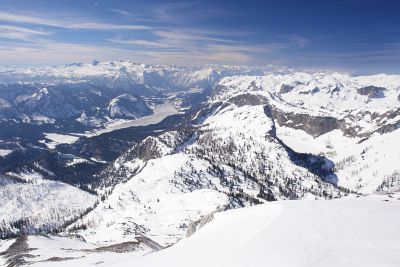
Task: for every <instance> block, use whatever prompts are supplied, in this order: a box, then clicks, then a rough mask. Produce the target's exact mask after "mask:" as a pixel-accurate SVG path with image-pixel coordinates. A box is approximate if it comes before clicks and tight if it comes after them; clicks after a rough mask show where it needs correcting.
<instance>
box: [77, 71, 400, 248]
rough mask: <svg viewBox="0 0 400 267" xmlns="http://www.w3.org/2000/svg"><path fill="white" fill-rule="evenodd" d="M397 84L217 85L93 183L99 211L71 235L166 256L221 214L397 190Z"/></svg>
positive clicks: (248, 81) (352, 80) (267, 79)
mask: <svg viewBox="0 0 400 267" xmlns="http://www.w3.org/2000/svg"><path fill="white" fill-rule="evenodd" d="M398 81H399V77H398V76H375V77H351V76H348V75H343V74H337V73H328V74H326V73H325V74H318V73H316V74H315V73H314V74H306V73H294V74H286V75H267V76H239V77H229V78H225V79H223V80H222V81H221V82H220V83H219V84H218V85H217V86H216V87H215V90H214V94H213V97H211V98H210V99H209V100H208V101H207V103H206V104H205V106H204V107H203V108H202V109H201V110H200V111H198V112H197V113H194V114H193V116H192V118H191V121H190V123H188V124H185V125H182V129H180V130H175V131H169V132H167V133H164V134H161V135H159V136H157V137H149V138H146V139H144V140H143V141H142V142H140V143H138V144H136V145H135V146H133V147H132V149H130V150H128V151H127V152H126V153H124V154H123V155H121V157H119V158H118V159H117V160H116V161H115V162H114V164H113V165H110V166H109V167H108V168H107V169H106V170H105V171H103V172H102V173H100V175H99V177H101V179H100V184H99V185H97V188H98V190H99V192H101V193H102V194H104V196H105V200H104V201H102V202H101V203H100V204H99V205H98V206H97V207H96V208H95V209H94V210H93V211H92V212H90V213H88V214H87V215H86V216H84V217H83V218H82V220H79V221H78V222H76V224H75V225H74V227H76V228H81V227H87V228H88V229H87V230H85V231H83V232H80V234H81V235H83V236H84V237H85V238H86V239H87V240H90V241H92V242H95V243H98V244H109V243H118V242H123V241H126V240H130V238H131V236H132V235H138V234H140V235H145V236H146V237H148V238H150V239H152V240H154V241H156V242H157V243H159V244H160V245H162V246H168V245H170V244H173V243H174V242H176V241H177V240H179V239H180V238H181V237H182V236H183V235H184V233H185V232H186V230H187V228H188V227H189V224H190V222H191V221H195V220H197V219H199V218H201V217H202V216H205V215H207V214H209V213H212V212H214V211H217V210H221V209H229V208H236V207H241V206H247V205H253V204H258V203H261V202H265V201H271V200H277V199H310V198H311V199H315V198H316V199H319V198H323V199H330V198H338V197H342V196H345V195H348V194H350V193H358V194H371V193H374V192H376V191H378V190H379V191H387V192H392V191H397V190H398V185H399V167H398V166H400V154H399V153H398V151H397V150H396V149H395V147H397V145H398V142H399V141H398V140H400V139H399V137H400V136H399V134H400V131H399V130H398V125H399V123H400V116H399V115H400V114H399V108H398V104H399V103H398V99H397V94H398V92H399V87H398ZM288 86H290V87H292V88H291V89H290V90H288V89H287V88H288ZM383 86H384V87H383ZM282 88H285V89H284V90H283V91H282ZM316 88H317V89H316ZM360 88H361V89H362V90H360ZM365 88H367V89H365ZM365 90H372V91H374V90H377V91H379V92H381V91H383V92H384V93H383V95H380V96H379V97H376V95H375V93H373V94H370V93H368V94H365V93H364V91H365ZM316 103H320V105H317V104H316ZM196 199H202V201H201V202H200V203H197V202H196V201H195V200H196ZM199 204H200V206H199ZM176 207H185V208H182V209H178V210H176ZM182 210H184V211H182ZM171 213H173V214H176V216H174V217H173V219H171V216H170V214H171ZM178 214H179V215H178ZM135 218H136V220H135ZM128 222H129V223H128ZM133 225H134V227H133ZM110 229H112V230H110ZM132 229H135V230H132ZM107 233H112V235H110V236H108V235H107Z"/></svg>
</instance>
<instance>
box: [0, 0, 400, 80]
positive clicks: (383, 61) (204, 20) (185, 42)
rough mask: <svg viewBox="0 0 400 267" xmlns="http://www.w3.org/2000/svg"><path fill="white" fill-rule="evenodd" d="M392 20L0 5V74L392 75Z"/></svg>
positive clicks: (374, 7) (369, 1) (183, 7)
mask: <svg viewBox="0 0 400 267" xmlns="http://www.w3.org/2000/svg"><path fill="white" fill-rule="evenodd" d="M398 2H399V3H398ZM399 10H400V1H395V0H319V1H316V0H265V1H251V0H247V1H237V0H230V1H227V0H213V1H179V0H178V1H169V0H164V1H161V0H154V1H152V0H147V1H145V0H130V1H129V0H112V1H110V0H94V1H92V0H80V1H77V0H0V65H1V66H38V65H60V64H66V63H72V62H91V61H93V60H100V61H112V60H131V61H135V62H142V63H147V64H178V65H203V64H229V65H249V66H251V65H257V66H260V65H277V66H286V67H293V68H308V69H330V70H345V71H354V72H386V73H400V16H399Z"/></svg>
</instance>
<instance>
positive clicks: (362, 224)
mask: <svg viewBox="0 0 400 267" xmlns="http://www.w3.org/2000/svg"><path fill="white" fill-rule="evenodd" d="M398 197H399V196H398V195H397V198H398ZM383 200H385V201H383ZM399 214H400V201H399V200H398V199H395V198H387V197H382V196H373V197H362V198H344V199H339V200H332V201H278V202H273V203H267V204H263V205H257V206H253V207H247V208H242V209H236V210H230V211H225V212H220V213H216V214H214V216H213V220H211V222H209V223H207V224H206V225H205V226H203V227H202V228H201V229H200V230H198V231H197V232H196V233H195V234H194V235H193V236H190V237H188V238H184V239H182V240H181V241H179V242H178V243H177V244H175V245H174V246H172V247H169V248H166V249H164V250H160V251H158V252H154V253H150V254H147V255H143V253H136V252H134V253H124V254H119V253H110V252H102V253H99V252H96V253H94V252H90V251H89V250H82V248H90V246H91V245H90V244H85V243H82V242H81V241H72V240H70V241H68V239H63V238H47V239H46V238H40V237H29V240H28V242H27V243H28V244H29V247H30V248H38V250H35V254H36V255H38V256H37V257H33V258H29V259H28V260H29V261H32V262H36V264H33V266H53V264H54V262H51V261H50V262H49V261H43V260H44V259H49V258H51V257H52V256H59V257H60V258H63V257H64V258H65V257H70V259H69V260H60V261H58V262H57V266H71V265H73V266H89V265H93V264H96V266H142V267H154V266H165V267H169V266H170V267H180V266H182V267H183V266H192V267H196V266H199V267H200V266H213V267H225V266H226V267H228V266H229V267H243V266H252V267H258V266H260V267H261V266H275V267H283V266H299V267H302V266H304V267H306V266H307V267H309V266H315V267H318V266H321V267H330V266H363V267H369V266H371V267H372V266H374V267H375V266H384V267H389V266H398V265H399V264H400V259H399V257H398V251H399V250H400V232H399V231H397V228H398V225H399V223H400V215H399ZM74 242H75V243H76V244H75V245H74V244H73V243H74ZM8 245H9V243H8ZM71 247H74V248H76V249H73V250H68V249H66V248H71ZM5 248H6V245H4V246H3V247H2V249H3V250H4V249H5ZM63 248H64V249H63ZM91 248H93V247H91ZM73 258H75V259H73Z"/></svg>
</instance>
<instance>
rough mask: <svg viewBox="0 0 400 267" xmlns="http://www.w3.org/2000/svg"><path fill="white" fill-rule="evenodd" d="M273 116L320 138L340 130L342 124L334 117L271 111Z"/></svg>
mask: <svg viewBox="0 0 400 267" xmlns="http://www.w3.org/2000/svg"><path fill="white" fill-rule="evenodd" d="M271 112H272V116H273V118H274V119H275V120H276V122H278V123H279V125H285V126H287V127H290V128H293V129H300V130H303V131H305V132H306V133H308V134H310V135H312V136H314V137H318V136H320V135H323V134H325V133H328V132H330V131H332V130H335V129H338V128H340V126H341V122H340V121H339V120H338V119H336V118H333V117H321V116H310V115H308V114H295V113H284V112H282V111H279V110H277V109H274V108H272V109H271Z"/></svg>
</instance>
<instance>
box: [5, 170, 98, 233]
mask: <svg viewBox="0 0 400 267" xmlns="http://www.w3.org/2000/svg"><path fill="white" fill-rule="evenodd" d="M18 178H19V179H22V180H23V181H24V182H23V183H16V182H14V181H13V180H9V179H7V178H3V177H0V201H1V205H0V230H1V231H0V236H1V235H2V232H3V230H5V231H6V233H5V234H7V232H8V231H9V232H11V233H15V234H18V233H20V232H21V229H18V228H17V227H16V226H19V227H21V225H22V232H23V233H27V234H28V233H36V232H40V231H46V230H51V229H56V228H57V227H59V226H61V225H62V224H63V223H65V222H67V221H69V220H72V219H74V218H76V217H77V216H78V215H79V214H80V213H83V212H84V211H85V210H86V209H87V208H89V207H91V206H93V205H94V203H95V201H96V200H97V197H96V196H94V195H92V194H89V193H87V192H85V191H82V190H80V189H79V188H76V187H74V186H71V185H67V184H64V183H61V182H57V181H50V180H46V179H43V178H42V177H41V175H38V174H35V173H25V174H23V175H19V177H18ZM24 220H26V222H24ZM13 223H17V224H18V225H15V227H13V225H12V224H13ZM10 224H11V225H10ZM24 225H26V226H25V227H24Z"/></svg>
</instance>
